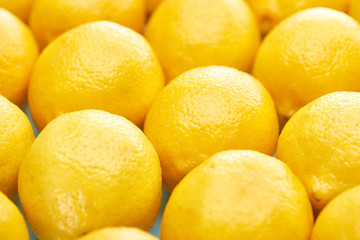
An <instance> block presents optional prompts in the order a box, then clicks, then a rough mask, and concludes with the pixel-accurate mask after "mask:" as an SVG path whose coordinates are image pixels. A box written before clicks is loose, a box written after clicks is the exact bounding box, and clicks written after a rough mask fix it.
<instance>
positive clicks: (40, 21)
mask: <svg viewBox="0 0 360 240" xmlns="http://www.w3.org/2000/svg"><path fill="white" fill-rule="evenodd" d="M145 14H146V13H145V3H144V0H121V1H118V0H76V1H73V0H55V1H54V0H37V1H35V3H34V6H33V8H32V11H31V16H30V27H31V29H32V30H33V32H34V34H35V37H36V38H37V40H38V42H39V44H40V47H41V48H44V47H45V46H46V45H47V44H48V43H49V42H51V41H52V40H54V39H55V38H56V37H57V36H59V35H60V34H62V33H63V32H65V31H67V30H70V29H72V28H74V27H77V26H79V25H81V24H84V23H88V22H93V21H100V20H108V21H112V22H116V23H119V24H121V25H124V26H126V27H129V28H132V29H134V30H135V31H137V32H141V31H142V28H143V26H144V23H145Z"/></svg>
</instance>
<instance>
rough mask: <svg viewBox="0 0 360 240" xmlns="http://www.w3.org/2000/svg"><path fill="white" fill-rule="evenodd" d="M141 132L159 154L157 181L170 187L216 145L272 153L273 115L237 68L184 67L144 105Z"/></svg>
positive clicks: (258, 88)
mask: <svg viewBox="0 0 360 240" xmlns="http://www.w3.org/2000/svg"><path fill="white" fill-rule="evenodd" d="M144 132H145V134H146V135H147V137H148V138H149V140H150V141H151V142H152V143H153V144H154V147H155V148H156V150H157V152H158V154H159V158H160V162H161V165H162V169H163V181H164V183H165V185H166V187H167V188H168V189H172V188H173V187H174V186H175V185H176V184H177V183H178V182H179V181H180V180H181V179H182V178H183V177H184V176H185V175H186V174H187V173H188V172H189V171H190V170H191V169H193V168H194V167H195V166H197V165H199V164H200V163H201V162H203V161H204V160H205V159H207V158H208V157H210V156H211V155H213V154H214V153H217V152H219V151H222V150H228V149H252V150H258V151H260V152H264V153H267V154H273V153H274V150H275V147H276V142H277V138H278V121H277V116H276V111H275V107H274V104H273V101H272V99H271V97H270V95H269V93H268V92H267V91H266V89H265V88H264V87H263V86H262V85H261V83H259V82H258V81H257V80H256V79H254V78H253V77H251V76H250V75H248V74H247V73H243V72H240V71H238V70H237V69H234V68H229V67H219V66H210V67H202V68H196V69H193V70H190V71H188V72H185V73H183V74H181V75H180V76H179V77H178V78H176V79H175V80H174V81H172V82H171V83H170V84H169V85H168V86H166V87H165V88H164V90H163V91H162V92H161V93H160V94H159V96H158V97H157V99H156V100H155V101H154V103H153V105H152V106H151V109H150V110H149V113H148V115H147V117H146V121H145V126H144Z"/></svg>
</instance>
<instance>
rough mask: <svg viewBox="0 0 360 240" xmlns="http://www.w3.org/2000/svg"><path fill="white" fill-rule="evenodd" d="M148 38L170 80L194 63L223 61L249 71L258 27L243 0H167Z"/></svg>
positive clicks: (151, 22) (151, 24)
mask: <svg viewBox="0 0 360 240" xmlns="http://www.w3.org/2000/svg"><path fill="white" fill-rule="evenodd" d="M145 37H146V38H147V39H148V40H149V42H150V44H151V45H152V46H153V48H154V50H155V52H156V54H157V56H158V57H159V60H160V62H161V64H162V66H163V68H164V73H165V76H166V78H167V81H170V80H172V79H173V78H175V77H177V76H178V75H179V74H181V73H183V72H185V71H187V70H190V69H192V68H195V67H202V66H209V65H225V66H229V67H235V68H238V69H240V70H243V71H249V70H250V69H251V66H252V62H253V58H254V56H255V53H256V50H257V48H258V45H259V41H260V40H259V39H260V34H259V29H258V26H257V22H256V19H255V17H254V15H253V14H252V12H251V10H250V9H249V7H248V6H247V5H246V4H245V3H244V2H243V1H239V0H207V1H204V0H168V1H165V2H163V3H162V4H161V5H160V6H159V7H158V8H157V10H156V11H155V12H154V14H153V15H152V16H151V18H150V20H149V23H148V25H147V27H146V31H145Z"/></svg>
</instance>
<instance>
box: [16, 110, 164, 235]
mask: <svg viewBox="0 0 360 240" xmlns="http://www.w3.org/2000/svg"><path fill="white" fill-rule="evenodd" d="M19 196H20V200H21V203H22V206H23V210H24V214H25V216H26V219H27V220H28V222H29V224H30V226H31V228H32V229H33V231H34V232H35V234H36V235H37V236H38V237H39V238H40V239H64V240H66V239H74V238H77V237H79V236H81V235H83V234H84V233H87V232H89V231H92V230H95V229H98V228H103V227H108V226H134V227H139V228H142V229H148V228H149V227H150V226H151V225H152V224H153V223H154V221H155V219H156V216H157V214H158V211H159V208H160V201H161V169H160V163H159V159H158V156H157V154H156V152H155V149H154V147H153V146H152V145H151V143H150V142H149V141H148V140H147V138H146V137H145V135H144V134H143V133H142V132H141V130H140V129H138V128H137V127H136V126H135V125H133V124H132V123H131V122H129V121H128V120H126V119H125V118H123V117H121V116H117V115H114V114H110V113H107V112H104V111H100V110H83V111H77V112H72V113H68V114H64V115H62V116H60V117H58V118H56V119H55V120H54V121H52V122H51V123H50V124H49V125H48V126H47V127H46V128H45V129H44V130H43V131H42V132H41V133H40V135H39V136H38V137H37V139H36V140H35V142H34V143H33V145H32V146H31V148H30V150H29V152H28V154H27V155H26V158H25V159H24V161H23V163H22V165H21V168H20V172H19Z"/></svg>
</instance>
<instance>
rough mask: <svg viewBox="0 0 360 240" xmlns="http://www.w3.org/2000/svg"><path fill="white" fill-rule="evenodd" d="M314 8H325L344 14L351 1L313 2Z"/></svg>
mask: <svg viewBox="0 0 360 240" xmlns="http://www.w3.org/2000/svg"><path fill="white" fill-rule="evenodd" d="M313 1H314V6H315V7H327V8H332V9H335V10H338V11H342V12H346V11H347V10H348V7H349V1H351V0H313Z"/></svg>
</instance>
